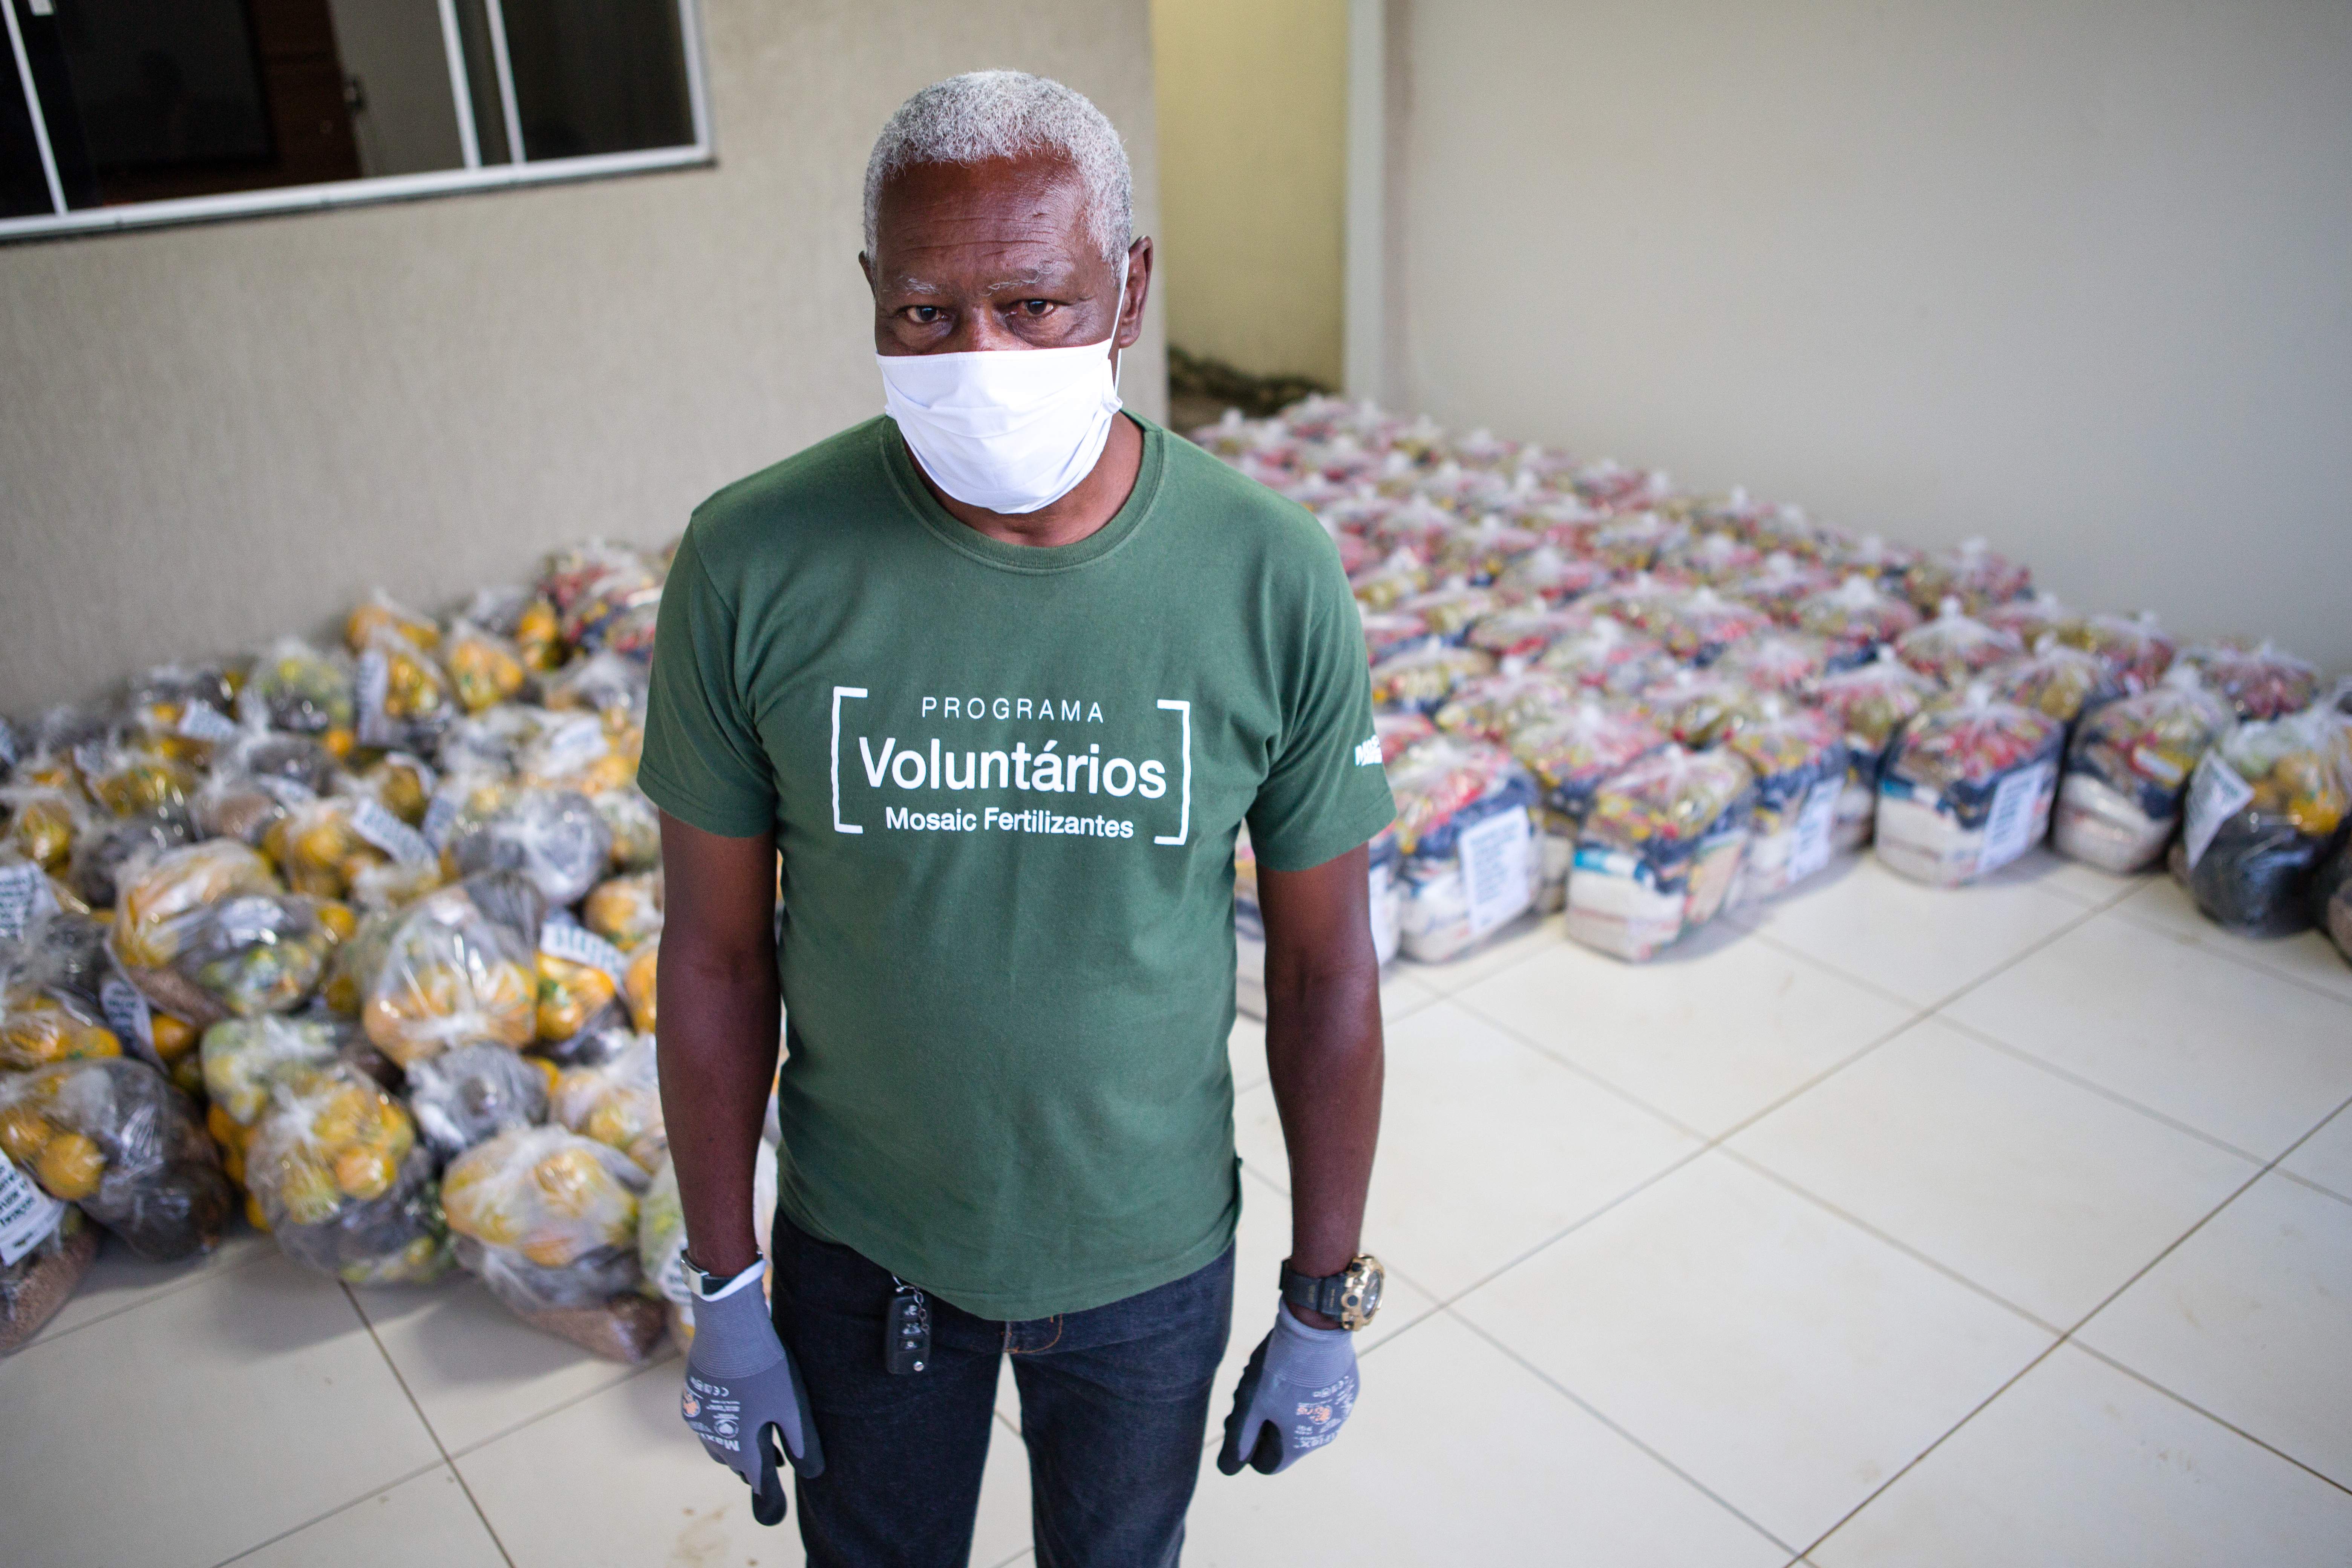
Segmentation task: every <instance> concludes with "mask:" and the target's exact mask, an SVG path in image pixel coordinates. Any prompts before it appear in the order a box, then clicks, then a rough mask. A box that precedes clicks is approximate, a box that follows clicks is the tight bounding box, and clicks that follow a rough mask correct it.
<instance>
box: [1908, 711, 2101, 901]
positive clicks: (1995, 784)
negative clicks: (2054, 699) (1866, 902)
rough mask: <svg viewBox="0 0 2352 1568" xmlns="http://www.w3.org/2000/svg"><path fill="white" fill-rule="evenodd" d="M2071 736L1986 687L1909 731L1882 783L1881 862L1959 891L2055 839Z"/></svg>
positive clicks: (1925, 715)
mask: <svg viewBox="0 0 2352 1568" xmlns="http://www.w3.org/2000/svg"><path fill="white" fill-rule="evenodd" d="M2065 738H2066V726H2065V725H2063V724H2062V723H2060V722H2059V721H2057V720H2055V719H2053V718H2051V717H2050V716H2049V715H2048V714H2046V713H2041V712H2037V711H2035V710H2032V709H2031V708H2021V707H2019V706H2018V705H2017V704H2015V703H2013V702H2003V701H2001V700H1999V699H1997V698H1995V697H1994V696H1993V695H1992V694H1991V693H1990V691H1989V690H1987V689H1985V688H1984V687H1982V686H1981V685H1979V686H1973V687H1970V688H1969V689H1968V690H1967V691H1966V692H1964V693H1963V694H1961V695H1960V696H1959V697H1958V698H1957V699H1954V700H1950V701H1948V702H1945V703H1942V704H1939V705H1937V706H1935V707H1932V708H1930V709H1928V710H1927V711H1925V712H1923V713H1921V714H1920V715H1919V716H1918V717H1917V718H1916V719H1914V720H1912V721H1910V723H1908V724H1906V725H1905V726H1904V729H1903V732H1902V735H1901V737H1900V738H1899V739H1897V740H1896V742H1895V747H1894V750H1893V752H1892V753H1891V754H1890V755H1889V756H1888V758H1887V760H1886V764H1885V769H1884V771H1883V772H1882V773H1881V774H1880V776H1879V781H1878V819H1877V825H1876V837H1877V840H1878V858H1880V859H1881V860H1884V861H1885V863H1886V864H1887V865H1888V866H1889V867H1890V868H1893V869H1895V870H1896V871H1899V872H1901V873H1902V874H1903V875H1905V876H1906V877H1909V878H1912V879H1915V880H1917V881H1922V882H1929V883H1933V884H1935V885H1937V886H1939V887H1951V886H1957V885H1958V884H1959V883H1962V882H1967V881H1972V880H1974V879H1977V878H1979V877H1982V876H1985V875H1987V874H1988V873H1990V872H1992V871H1996V870H1999V869H2000V868H2001V867H2003V866H2006V865H2008V864H2009V863H2010V862H2011V861H2012V860H2014V859H2016V858H2018V857H2020V856H2021V855H2023V854H2024V853H2025V852H2026V851H2027V850H2029V849H2031V848H2032V847H2034V846H2035V845H2036V844H2039V843H2041V842H2042V837H2043V835H2044V834H2046V833H2047V832H2048V831H2049V826H2050V808H2051V805H2052V803H2053V801H2054V800H2055V799H2056V798H2057V794H2058V763H2059V756H2060V752H2062V750H2063V747H2064V744H2065Z"/></svg>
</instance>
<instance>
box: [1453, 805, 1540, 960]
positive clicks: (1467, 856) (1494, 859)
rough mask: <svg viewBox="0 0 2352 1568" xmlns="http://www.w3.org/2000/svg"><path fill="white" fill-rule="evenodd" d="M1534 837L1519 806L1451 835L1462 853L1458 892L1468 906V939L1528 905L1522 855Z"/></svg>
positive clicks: (1526, 880)
mask: <svg viewBox="0 0 2352 1568" xmlns="http://www.w3.org/2000/svg"><path fill="white" fill-rule="evenodd" d="M1534 837H1535V835H1534V832H1533V830H1532V828H1531V827H1530V826H1528V811H1527V807H1525V806H1523V805H1515V806H1513V807H1511V809H1510V810H1508V811H1502V812H1496V814H1495V815H1494V816H1490V817H1488V818H1486V820H1485V821H1484V822H1474V823H1472V824H1471V825H1470V826H1467V827H1465V828H1464V829H1462V831H1461V832H1460V833H1458V834H1457V835H1455V836H1454V843H1455V844H1456V845H1457V846H1458V847H1459V848H1460V850H1461V854H1462V888H1463V891H1464V893H1465V896H1466V898H1467V900H1468V902H1469V905H1470V935H1471V938H1472V939H1473V940H1474V941H1475V939H1477V938H1479V937H1482V936H1484V935H1486V933H1487V932H1488V931H1493V930H1494V929H1495V928H1496V926H1499V925H1501V924H1502V923H1503V922H1504V921H1508V920H1510V919H1511V918H1512V917H1513V916H1515V915H1517V914H1518V913H1519V912H1520V911H1521V910H1525V909H1526V908H1527V907H1528V900H1529V897H1530V889H1529V885H1528V884H1529V882H1530V881H1531V878H1530V877H1529V876H1528V855H1529V853H1530V852H1531V851H1532V849H1533V847H1534Z"/></svg>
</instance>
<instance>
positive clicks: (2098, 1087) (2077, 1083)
mask: <svg viewBox="0 0 2352 1568" xmlns="http://www.w3.org/2000/svg"><path fill="white" fill-rule="evenodd" d="M1936 1021H1937V1023H1939V1024H1943V1025H1945V1026H1948V1027H1950V1028H1954V1029H1958V1031H1959V1032H1960V1033H1962V1034H1964V1035H1966V1036H1968V1037H1969V1038H1970V1039H1971V1040H1974V1041H1975V1042H1976V1043H1977V1044H1979V1045H1980V1046H1983V1047H1985V1048H1986V1049H1988V1050H1995V1051H1999V1052H2000V1054H2001V1055H2003V1056H2005V1057H2008V1058H2011V1059H2012V1060H2014V1061H2017V1062H2020V1063H2021V1064H2023V1065H2024V1066H2026V1067H2030V1068H2039V1069H2040V1070H2041V1071H2042V1072H2045V1073H2048V1074H2049V1075H2050V1076H2051V1077H2053V1078H2054V1079H2059V1080H2060V1081H2061V1082H2064V1083H2070V1084H2073V1085H2074V1087H2075V1088H2076V1089H2086V1090H2088V1091H2089V1092H2091V1093H2093V1094H2095V1095H2097V1096H2098V1097H2099V1098H2100V1099H2102V1100H2106V1101H2107V1102H2108V1103H2109V1104H2111V1105H2116V1106H2119V1107H2121V1108H2122V1109H2124V1110H2133V1111H2137V1112H2138V1113H2139V1114H2140V1115H2142V1116H2145V1117H2147V1119H2148V1120H2150V1121H2158V1122H2161V1123H2163V1124H2164V1125H2165V1126H2167V1127H2169V1128H2171V1129H2172V1130H2173V1131H2176V1132H2182V1133H2186V1134H2188V1135H2189V1137H2191V1138H2194V1139H2196V1140H2197V1141H2198V1142H2200V1143H2202V1144H2204V1145H2205V1146H2206V1147H2208V1148H2210V1149H2218V1150H2220V1151H2221V1152H2222V1153H2224V1154H2233V1155H2235V1156H2237V1157H2238V1158H2239V1159H2241V1160H2246V1161H2250V1162H2252V1163H2254V1164H2257V1165H2259V1164H2261V1163H2263V1156H2262V1155H2260V1154H2258V1153H2256V1152H2254V1151H2253V1150H2252V1149H2242V1148H2240V1147H2239V1146H2238V1145H2237V1144H2235V1143H2232V1142H2230V1141H2229V1140H2228V1139H2226V1138H2219V1137H2216V1136H2214V1135H2213V1134H2212V1133H2210V1132H2208V1131H2205V1130H2204V1129H2203V1128H2201V1127H2193V1126H2191V1125H2189V1123H2188V1122H2186V1121H2181V1120H2179V1118H2178V1117H2174V1116H2168V1115H2167V1114H2165V1113H2164V1112H2163V1111H2161V1110H2157V1109H2156V1107H2154V1106H2152V1105H2143V1104H2141V1103H2140V1102H2139V1101H2138V1100H2134V1099H2132V1098H2131V1096H2129V1095H2127V1094H2125V1093H2123V1092H2122V1091H2121V1090H2119V1089H2109V1088H2108V1087H2107V1086H2106V1085H2105V1084H2103V1083H2099V1082H2097V1081H2096V1080H2095V1079H2087V1078H2084V1077H2083V1076H2082V1075H2081V1074H2080V1073H2077V1072H2074V1070H2072V1069H2071V1068H2063V1067H2060V1066H2059V1065H2058V1064H2057V1063H2056V1062H2053V1061H2046V1060H2044V1059H2043V1058H2041V1057H2038V1056H2035V1055H2034V1054H2033V1053H2032V1051H2029V1050H2027V1049H2026V1048H2025V1047H2022V1046H2013V1045H2011V1044H2010V1043H2009V1042H2008V1041H2007V1040H2004V1039H2002V1038H2001V1037H2000V1036H1998V1035H1995V1034H1992V1033H1991V1032H1990V1031H1989V1030H1987V1029H1985V1028H1983V1027H1982V1026H1979V1025H1976V1024H1971V1023H1969V1022H1967V1021H1966V1020H1964V1019H1960V1018H1953V1017H1947V1016H1944V1015H1942V1014H1937V1015H1936Z"/></svg>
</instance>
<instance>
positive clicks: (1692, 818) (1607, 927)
mask: <svg viewBox="0 0 2352 1568" xmlns="http://www.w3.org/2000/svg"><path fill="white" fill-rule="evenodd" d="M1752 785H1753V775H1752V774H1751V773H1749V771H1748V764H1747V763H1744V762H1742V761H1740V760H1739V759H1738V757H1736V756H1733V755H1731V754H1730V753H1729V752H1720V751H1718V752H1692V751H1687V750H1685V749H1684V748H1683V747H1681V746H1669V747H1667V748H1665V749H1664V750H1663V751H1659V752H1653V753H1651V754H1650V755H1649V756H1646V757H1644V758H1643V759H1642V760H1640V761H1639V762H1636V763H1633V765H1632V766H1630V767H1628V768H1626V769H1625V770H1623V771H1622V773H1618V774H1617V775H1616V776H1615V777H1613V778H1612V779H1610V780H1609V781H1608V782H1607V783H1605V784H1602V785H1601V787H1600V789H1599V790H1598V791H1596V792H1595V793H1594V795H1593V800H1592V806H1591V811H1590V812H1589V813H1588V815H1587V816H1586V817H1585V821H1584V828H1583V831H1582V833H1581V835H1580V837H1579V838H1578V841H1577V847H1576V868H1575V869H1574V870H1573V871H1571V872H1570V874H1569V879H1568V935H1569V937H1570V940H1572V941H1575V942H1582V943H1583V944H1584V945H1585V946H1587V947H1591V948H1596V949H1598V950H1599V951H1601V952H1606V953H1611V954H1613V955H1614V956H1616V957H1619V958H1622V959H1627V960H1631V961H1633V962H1636V963H1639V962H1641V961H1643V960H1646V959H1649V958H1653V957H1655V956H1656V955H1657V954H1658V952H1661V951H1663V950H1664V948H1666V947H1667V946H1669V945H1670V944H1672V943H1673V942H1675V941H1676V940H1678V939H1679V938H1680V937H1681V936H1682V935H1683V933H1684V932H1685V931H1690V930H1693V929H1695V928H1696V927H1698V926H1701V925H1704V924H1705V923H1706V922H1707V921H1710V920H1712V919H1714V918H1715V916H1716V915H1717V913H1718V912H1719V911H1720V910H1722V908H1723V904H1724V900H1725V899H1726V898H1727V895H1728V894H1729V893H1730V891H1731V886H1732V882H1733V880H1734V879H1735V878H1737V876H1738V872H1739V863H1740V859H1741V858H1742V856H1743V854H1744V852H1745V850H1746V848H1747V843H1748V815H1749V812H1750V809H1751V807H1752V805H1753V801H1754V792H1753V787H1752Z"/></svg>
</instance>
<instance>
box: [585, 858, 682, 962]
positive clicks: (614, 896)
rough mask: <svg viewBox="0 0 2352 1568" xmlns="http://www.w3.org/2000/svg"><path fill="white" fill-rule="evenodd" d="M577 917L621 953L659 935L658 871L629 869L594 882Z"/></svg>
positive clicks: (659, 879) (660, 902)
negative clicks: (617, 875) (622, 874)
mask: <svg viewBox="0 0 2352 1568" xmlns="http://www.w3.org/2000/svg"><path fill="white" fill-rule="evenodd" d="M580 919H581V923H582V924H583V925H585V926H586V927H587V928H588V929H589V930H590V931H594V932H595V933H596V934H597V935H598V936H601V937H603V938H604V940H605V941H606V942H611V943H612V944H613V945H614V947H617V948H619V949H620V950H621V951H622V952H629V951H631V950H632V949H634V948H635V946H636V945H637V944H638V943H639V942H648V941H651V940H652V939H653V938H655V937H657V936H659V935H661V929H662V878H661V872H660V871H658V870H653V871H637V872H632V873H629V874H627V875H625V876H619V877H613V878H610V879H606V880H604V881H602V882H599V883H597V884H596V886H595V887H594V888H593V889H589V893H588V897H587V899H586V900H583V902H582V904H581V906H580Z"/></svg>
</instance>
